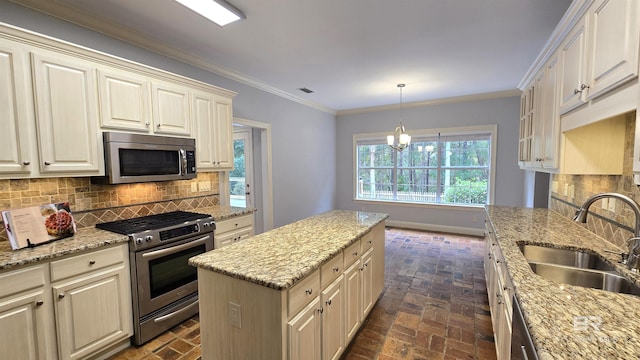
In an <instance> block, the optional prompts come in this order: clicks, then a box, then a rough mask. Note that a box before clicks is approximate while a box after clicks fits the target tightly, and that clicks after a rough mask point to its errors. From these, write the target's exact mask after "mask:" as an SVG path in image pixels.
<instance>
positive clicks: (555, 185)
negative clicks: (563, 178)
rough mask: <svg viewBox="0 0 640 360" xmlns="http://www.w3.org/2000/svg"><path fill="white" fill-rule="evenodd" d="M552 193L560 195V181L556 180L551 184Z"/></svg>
mask: <svg viewBox="0 0 640 360" xmlns="http://www.w3.org/2000/svg"><path fill="white" fill-rule="evenodd" d="M551 191H552V192H554V193H556V194H557V193H558V181H557V180H554V181H552V182H551Z"/></svg>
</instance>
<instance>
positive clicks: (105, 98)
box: [98, 69, 152, 133]
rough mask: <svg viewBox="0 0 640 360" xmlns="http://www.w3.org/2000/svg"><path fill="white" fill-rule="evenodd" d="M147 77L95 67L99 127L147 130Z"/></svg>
mask: <svg viewBox="0 0 640 360" xmlns="http://www.w3.org/2000/svg"><path fill="white" fill-rule="evenodd" d="M150 88H151V84H150V82H149V80H148V78H145V77H137V76H135V75H134V74H133V73H127V72H123V71H118V70H115V69H99V70H98V90H99V93H100V123H101V127H102V128H107V129H121V130H130V131H137V132H143V133H148V132H150V131H151V129H152V121H151V90H150Z"/></svg>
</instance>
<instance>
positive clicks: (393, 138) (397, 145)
mask: <svg viewBox="0 0 640 360" xmlns="http://www.w3.org/2000/svg"><path fill="white" fill-rule="evenodd" d="M403 87H404V84H398V88H400V123H399V124H398V126H396V129H395V131H394V132H393V135H388V136H387V144H388V145H389V146H391V148H392V149H393V150H395V151H402V150H404V149H406V148H407V147H408V146H409V144H410V143H411V136H409V134H407V132H406V131H405V130H404V125H402V88H403Z"/></svg>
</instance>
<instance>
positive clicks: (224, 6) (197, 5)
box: [176, 0, 246, 26]
mask: <svg viewBox="0 0 640 360" xmlns="http://www.w3.org/2000/svg"><path fill="white" fill-rule="evenodd" d="M176 1H177V2H178V3H180V4H182V5H184V6H186V7H188V8H189V9H191V10H193V11H195V12H197V13H198V14H200V15H202V16H204V17H206V18H207V19H209V20H211V21H213V22H214V23H216V24H218V25H220V26H225V25H227V24H229V23H232V22H234V21H238V20H241V19H246V17H245V16H244V14H243V13H242V11H240V10H238V9H236V8H235V7H234V6H233V5H231V4H229V3H228V2H226V1H224V0H176Z"/></svg>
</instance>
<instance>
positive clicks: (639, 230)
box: [573, 193, 640, 237]
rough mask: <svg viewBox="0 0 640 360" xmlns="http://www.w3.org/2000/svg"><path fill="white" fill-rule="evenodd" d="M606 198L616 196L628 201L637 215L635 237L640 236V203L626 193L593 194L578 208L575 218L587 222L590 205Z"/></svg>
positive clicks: (625, 201)
mask: <svg viewBox="0 0 640 360" xmlns="http://www.w3.org/2000/svg"><path fill="white" fill-rule="evenodd" d="M604 198H615V199H619V200H621V201H623V202H624V203H626V204H627V205H629V207H631V210H633V212H634V214H635V216H636V225H635V229H634V237H640V205H638V203H637V202H635V200H633V199H632V198H630V197H628V196H626V195H622V194H618V193H600V194H595V195H593V196H591V197H590V198H588V199H587V200H586V201H585V202H584V203H583V204H582V206H581V207H580V209H578V211H576V214H575V216H574V217H573V220H574V221H576V222H581V223H586V222H587V213H588V212H589V207H590V206H591V204H593V203H594V202H596V201H598V200H601V199H604Z"/></svg>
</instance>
